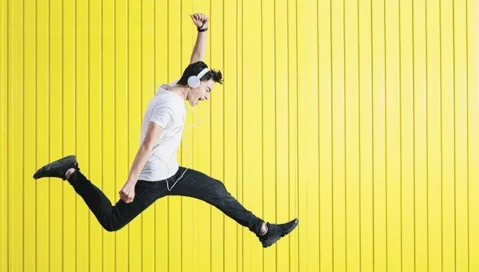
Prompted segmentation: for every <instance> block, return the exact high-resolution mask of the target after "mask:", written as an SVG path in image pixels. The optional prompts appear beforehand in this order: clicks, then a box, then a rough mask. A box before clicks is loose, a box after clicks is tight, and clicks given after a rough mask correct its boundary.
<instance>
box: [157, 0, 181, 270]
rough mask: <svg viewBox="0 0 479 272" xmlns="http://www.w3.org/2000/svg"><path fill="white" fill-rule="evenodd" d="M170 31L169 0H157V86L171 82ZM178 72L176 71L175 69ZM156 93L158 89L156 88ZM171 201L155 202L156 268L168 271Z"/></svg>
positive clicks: (164, 199) (161, 200)
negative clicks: (169, 66) (169, 61)
mask: <svg viewBox="0 0 479 272" xmlns="http://www.w3.org/2000/svg"><path fill="white" fill-rule="evenodd" d="M168 31H169V13H168V1H155V16H154V38H155V48H154V61H155V67H154V72H155V88H158V86H159V85H161V84H167V83H169V82H170V81H169V74H170V73H169V69H168V59H169V52H168V44H169V42H168ZM175 72H176V71H175ZM155 93H156V90H155ZM168 211H169V201H168V199H166V198H163V199H160V200H158V201H157V202H156V203H155V225H156V226H155V245H154V248H155V269H156V271H168V269H169V258H170V257H169V255H170V250H169V246H168V245H169V239H170V237H169V235H168V233H169V223H168V217H169V215H168Z"/></svg>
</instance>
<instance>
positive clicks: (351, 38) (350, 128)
mask: <svg viewBox="0 0 479 272" xmlns="http://www.w3.org/2000/svg"><path fill="white" fill-rule="evenodd" d="M357 10H358V2H357V1H356V0H346V1H345V3H344V37H345V38H344V44H345V48H344V50H345V51H344V53H345V54H344V61H345V67H344V77H345V81H344V89H345V91H344V99H345V103H344V107H345V109H344V110H345V131H344V132H345V152H346V162H345V163H346V165H345V171H346V173H345V177H346V181H345V183H346V185H345V190H346V192H345V197H346V269H348V270H353V271H354V270H359V269H360V267H361V265H360V250H361V248H360V239H359V238H360V232H359V231H360V221H359V220H360V217H359V216H360V207H361V206H360V202H359V196H360V187H359V185H360V179H359V175H360V167H359V158H360V153H359V150H360V149H359V144H360V142H359V132H360V131H359V121H360V120H359V89H358V88H359V82H358V80H359V73H358V64H359V55H358V54H359V51H358V43H357V41H358V38H359V36H358V35H359V33H358V28H357V24H358V12H357Z"/></svg>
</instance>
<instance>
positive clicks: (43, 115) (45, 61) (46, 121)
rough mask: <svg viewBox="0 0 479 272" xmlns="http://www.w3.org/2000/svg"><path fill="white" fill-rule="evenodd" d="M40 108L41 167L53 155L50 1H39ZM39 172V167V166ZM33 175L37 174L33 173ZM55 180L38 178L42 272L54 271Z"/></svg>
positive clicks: (39, 252) (36, 120) (39, 163)
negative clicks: (52, 206)
mask: <svg viewBox="0 0 479 272" xmlns="http://www.w3.org/2000/svg"><path fill="white" fill-rule="evenodd" d="M36 14H37V31H38V32H37V62H38V63H37V82H36V83H37V101H36V103H37V111H36V119H35V122H36V124H37V134H36V144H37V150H36V152H37V154H36V155H37V157H36V165H37V168H40V167H42V166H43V165H45V164H47V163H49V162H50V159H51V158H50V156H49V149H50V147H49V143H50V140H49V133H50V130H49V126H50V117H49V105H50V104H49V88H50V82H49V77H50V75H49V72H50V62H49V59H50V43H49V40H50V39H49V36H50V26H49V20H50V19H49V17H50V13H49V1H46V0H37V10H36ZM35 171H36V169H35ZM32 175H33V174H32ZM52 181H53V182H54V181H55V180H54V179H49V178H48V179H47V178H44V179H41V180H37V181H36V182H37V192H36V193H37V194H36V197H37V203H36V208H37V222H36V235H37V241H36V243H37V247H36V251H37V260H36V261H37V264H36V269H37V270H38V271H42V270H43V271H49V270H50V232H49V228H50V218H49V215H50V213H49V211H48V209H49V202H50V198H51V196H50V193H49V192H50V190H49V188H50V183H51V182H52Z"/></svg>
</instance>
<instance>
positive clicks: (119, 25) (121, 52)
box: [114, 0, 131, 271]
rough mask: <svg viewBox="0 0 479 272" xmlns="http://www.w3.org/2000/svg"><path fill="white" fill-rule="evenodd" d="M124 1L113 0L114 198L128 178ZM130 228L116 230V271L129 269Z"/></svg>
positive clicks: (127, 34) (126, 26)
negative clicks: (115, 0)
mask: <svg viewBox="0 0 479 272" xmlns="http://www.w3.org/2000/svg"><path fill="white" fill-rule="evenodd" d="M128 2H129V1H127V0H124V1H117V2H115V100H114V101H115V153H116V156H115V157H116V159H115V177H116V178H115V198H114V201H115V202H118V201H121V200H120V198H119V193H118V192H119V191H120V190H121V188H122V187H123V185H124V184H125V182H126V179H127V178H128V171H129V169H130V166H131V164H130V162H129V158H128V131H129V126H128V116H129V108H128V91H129V87H128V84H129V77H128V64H129V59H128V52H129V42H128V41H129V24H128V15H129V7H128ZM129 232H130V230H129V227H128V226H125V227H123V228H122V229H121V230H119V231H118V232H116V233H115V239H116V247H115V249H116V252H115V258H116V265H115V268H116V271H129V267H130V264H129V263H130V261H129V247H130V244H129V239H128V238H129Z"/></svg>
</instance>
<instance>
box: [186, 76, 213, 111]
mask: <svg viewBox="0 0 479 272" xmlns="http://www.w3.org/2000/svg"><path fill="white" fill-rule="evenodd" d="M214 85H215V82H214V80H213V79H210V80H208V81H201V83H200V86H199V87H198V88H192V89H191V92H190V95H189V96H188V102H190V105H191V106H192V107H194V106H196V105H198V103H199V102H200V101H203V100H207V99H209V98H210V92H211V90H213V87H214Z"/></svg>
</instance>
